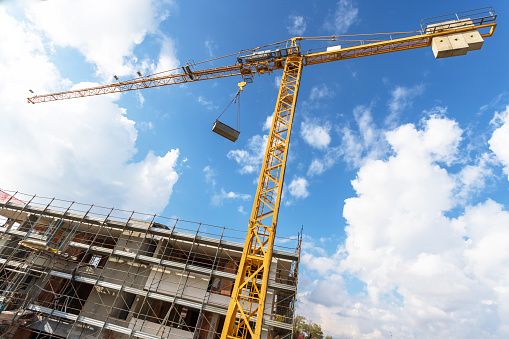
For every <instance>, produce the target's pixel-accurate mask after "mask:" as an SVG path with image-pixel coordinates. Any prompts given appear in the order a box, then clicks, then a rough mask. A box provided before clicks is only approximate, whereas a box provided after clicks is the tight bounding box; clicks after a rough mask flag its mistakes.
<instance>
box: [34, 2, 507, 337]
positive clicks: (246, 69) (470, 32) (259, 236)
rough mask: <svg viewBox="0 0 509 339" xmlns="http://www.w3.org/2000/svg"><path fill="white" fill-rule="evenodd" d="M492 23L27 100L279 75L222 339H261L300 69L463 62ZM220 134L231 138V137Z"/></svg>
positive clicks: (458, 22)
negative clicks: (404, 54) (418, 60)
mask: <svg viewBox="0 0 509 339" xmlns="http://www.w3.org/2000/svg"><path fill="white" fill-rule="evenodd" d="M496 18H497V16H496V15H495V13H494V11H493V10H492V9H491V7H486V8H481V9H476V10H472V11H466V12H458V13H453V14H450V15H444V16H440V17H434V18H429V19H424V20H422V21H421V29H420V30H419V31H413V32H400V33H387V34H379V35H377V36H376V37H375V38H372V35H371V36H370V39H359V36H349V37H350V38H352V37H356V38H357V39H355V40H351V39H350V40H345V36H329V37H313V38H303V37H295V38H292V39H289V40H286V41H282V42H279V43H276V44H271V45H267V46H263V47H258V48H254V49H251V50H247V51H244V52H241V53H239V54H232V55H229V56H226V57H232V56H234V55H237V60H236V62H235V63H234V64H231V65H227V66H222V67H216V68H208V69H201V70H200V69H198V70H196V66H199V65H200V64H202V63H193V64H188V63H186V65H185V66H184V67H182V71H180V72H176V71H175V70H174V71H173V72H171V73H170V74H165V75H160V74H154V75H149V76H140V77H139V78H136V79H132V80H127V81H118V82H116V83H113V84H110V85H105V86H96V87H91V88H85V89H78V90H71V91H66V92H59V93H52V94H44V95H36V96H33V97H30V98H28V102H29V103H32V104H35V103H42V102H50V101H56V100H63V99H72V98H81V97H86V96H94V95H101V94H108V93H116V92H125V91H131V90H138V89H142V88H151V87H159V86H166V85H174V84H181V83H188V82H195V81H202V80H209V79H217V78H225V77H232V76H240V77H242V79H243V82H242V83H239V86H240V87H241V89H242V87H243V86H244V85H245V84H246V83H250V82H252V80H253V75H256V74H258V75H262V74H270V73H272V72H274V71H275V70H280V69H282V70H283V75H282V79H281V85H280V88H279V94H278V98H277V101H276V108H275V111H274V117H273V119H272V125H271V129H270V133H269V138H268V141H267V146H266V150H265V156H264V158H263V163H262V168H261V173H260V178H259V180H258V187H257V190H256V195H255V199H254V203H253V208H252V211H251V216H250V218H249V224H248V231H247V236H246V240H245V245H244V250H243V254H242V258H241V261H240V264H239V268H238V273H237V278H236V280H235V285H234V287H233V290H232V295H231V299H230V304H229V308H228V313H227V316H226V319H225V323H224V326H223V332H222V335H221V339H234V338H242V339H246V338H254V339H258V338H260V336H261V332H262V323H264V319H263V313H264V312H263V311H264V305H265V299H266V294H267V282H268V276H269V268H270V264H271V259H272V249H273V245H274V239H275V234H276V225H277V220H278V214H279V206H280V201H281V193H282V188H283V178H284V174H285V169H286V160H287V158H288V146H289V143H290V135H291V131H292V122H293V117H294V112H295V106H296V102H297V95H298V91H299V85H300V78H301V73H302V69H303V67H304V66H310V65H316V64H323V63H327V62H333V61H339V60H345V59H351V58H359V57H364V56H370V55H378V54H384V53H390V52H397V51H404V50H410V49H416V48H421V47H427V46H431V47H432V49H433V53H434V55H435V58H445V57H451V56H458V55H464V54H466V53H467V52H468V51H472V50H477V49H480V48H481V47H482V44H483V41H484V40H483V38H485V37H491V36H492V35H493V33H494V31H495V28H496V26H497V24H496ZM304 41H342V42H343V43H344V42H346V43H347V45H346V46H345V45H344V46H339V45H336V46H330V47H328V48H327V49H326V50H323V49H322V50H311V51H307V52H303V51H302V49H301V42H304ZM262 48H264V49H263V50H262ZM266 48H270V49H266ZM193 67H194V68H193ZM138 75H140V74H138ZM115 78H116V79H118V78H117V77H116V76H115ZM223 133H226V134H228V131H226V132H224V131H223ZM272 322H273V320H272ZM270 323H271V320H268V321H267V320H265V324H266V325H270Z"/></svg>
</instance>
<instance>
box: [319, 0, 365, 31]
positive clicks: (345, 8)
mask: <svg viewBox="0 0 509 339" xmlns="http://www.w3.org/2000/svg"><path fill="white" fill-rule="evenodd" d="M358 14H359V9H358V8H357V7H356V6H355V4H354V2H353V1H351V0H340V1H339V2H338V3H337V6H336V9H335V11H334V13H329V16H328V17H327V20H326V21H325V23H324V28H325V29H327V30H329V31H331V32H333V33H334V34H344V33H346V32H347V31H348V28H350V26H351V25H353V24H354V23H356V22H357V21H358V18H357V16H358Z"/></svg>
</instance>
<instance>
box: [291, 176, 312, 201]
mask: <svg viewBox="0 0 509 339" xmlns="http://www.w3.org/2000/svg"><path fill="white" fill-rule="evenodd" d="M308 185H309V184H308V181H307V180H306V178H303V177H296V178H294V179H293V180H292V181H291V182H290V185H289V186H288V191H289V192H290V195H291V196H292V197H294V198H299V199H304V198H307V197H308V196H309V191H308Z"/></svg>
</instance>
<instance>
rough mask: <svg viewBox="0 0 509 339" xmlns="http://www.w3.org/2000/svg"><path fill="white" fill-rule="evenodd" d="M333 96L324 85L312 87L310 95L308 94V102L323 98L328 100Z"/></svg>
mask: <svg viewBox="0 0 509 339" xmlns="http://www.w3.org/2000/svg"><path fill="white" fill-rule="evenodd" d="M333 95H334V92H333V91H332V90H331V89H329V88H328V87H327V85H326V84H321V85H318V86H313V88H311V93H310V94H309V100H318V99H323V98H330V97H332V96H333Z"/></svg>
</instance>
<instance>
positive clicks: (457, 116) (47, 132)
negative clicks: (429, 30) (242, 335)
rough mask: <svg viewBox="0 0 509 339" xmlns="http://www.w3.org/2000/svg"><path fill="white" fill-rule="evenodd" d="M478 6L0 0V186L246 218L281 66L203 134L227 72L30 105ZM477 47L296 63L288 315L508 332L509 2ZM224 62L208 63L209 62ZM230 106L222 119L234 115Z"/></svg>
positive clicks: (287, 226) (145, 208) (342, 331)
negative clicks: (39, 98) (42, 97)
mask: <svg viewBox="0 0 509 339" xmlns="http://www.w3.org/2000/svg"><path fill="white" fill-rule="evenodd" d="M487 4H488V3H485V2H479V1H462V2H457V1H442V2H434V1H433V2H414V1H384V2H382V1H370V2H367V1H353V0H340V1H314V2H313V1H311V2H310V1H279V2H266V1H259V2H257V3H256V4H254V3H251V2H239V1H235V2H234V1H222V2H212V1H176V0H175V1H144V2H140V1H135V0H132V1H110V2H104V1H102V2H100V1H95V0H94V1H86V2H85V1H74V2H69V1H55V0H53V1H28V0H27V1H9V0H7V1H0V46H2V48H1V49H0V74H1V76H2V81H0V107H1V108H0V116H1V121H2V122H1V124H0V132H1V133H2V136H3V142H2V143H0V165H1V166H0V187H1V188H3V189H8V190H19V191H21V192H25V193H29V194H38V195H46V196H56V197H59V198H63V199H69V200H75V201H81V202H84V203H94V204H98V205H102V206H115V207H118V208H124V209H135V210H137V211H139V212H147V213H158V214H162V215H164V216H176V217H179V218H183V219H186V220H193V221H198V222H205V223H210V224H216V225H225V226H232V227H234V228H238V229H243V228H245V227H246V226H247V221H248V217H249V214H250V210H251V206H252V200H253V195H254V193H255V191H256V181H257V179H258V174H259V168H260V167H259V166H260V161H261V157H262V154H263V151H264V146H265V145H264V136H265V135H266V134H267V133H268V130H267V129H266V122H267V118H268V117H269V116H270V115H271V114H272V112H273V110H274V105H275V100H276V98H277V92H278V79H280V77H281V72H275V73H273V74H266V75H263V76H256V77H255V79H254V82H253V83H252V84H249V85H248V86H246V87H245V90H244V92H243V93H242V97H241V108H240V111H241V113H240V114H241V118H240V124H241V127H240V130H241V134H240V137H239V140H238V141H237V142H236V143H231V142H230V141H228V140H225V139H222V138H221V137H219V136H218V135H216V134H214V133H212V132H211V127H212V123H213V122H214V120H215V119H216V118H217V117H218V116H219V114H220V113H221V112H222V111H223V109H224V108H225V107H226V106H227V104H228V103H229V102H230V100H231V99H232V98H233V96H234V95H235V93H236V91H237V87H236V85H237V82H238V81H239V79H234V78H231V79H230V78H227V79H219V80H211V81H205V82H198V83H190V84H186V85H180V86H168V87H163V88H157V89H149V90H143V91H138V92H129V93H124V94H122V95H118V94H117V95H109V96H100V97H92V98H86V99H76V100H69V101H61V102H54V103H46V104H40V105H27V104H26V100H25V98H26V97H27V96H28V95H29V94H30V93H29V92H28V89H32V90H34V91H35V93H37V94H43V93H48V92H54V91H63V90H68V89H70V88H73V87H84V86H89V85H92V84H106V83H110V82H112V81H113V75H118V76H119V77H120V78H121V79H130V78H132V77H135V76H136V72H137V71H141V72H142V73H143V74H149V73H154V72H158V71H164V70H168V69H173V68H176V67H179V66H182V65H184V63H185V62H186V61H187V60H194V61H195V62H199V61H203V60H208V59H211V58H216V57H220V56H223V55H227V54H231V53H236V52H239V51H241V50H244V49H248V48H254V47H258V46H262V45H266V44H268V43H272V42H277V41H281V40H284V39H288V38H290V37H292V36H297V35H298V36H322V35H332V34H360V33H381V32H397V31H399V32H401V31H414V30H419V29H420V26H419V24H420V20H421V19H423V18H427V17H431V16H436V15H442V14H448V13H452V12H456V11H462V10H469V9H474V8H479V7H481V6H484V5H487ZM488 5H492V6H493V8H494V10H495V11H496V13H497V14H498V15H499V18H498V23H499V26H498V27H497V29H496V32H495V35H494V36H493V37H491V38H487V39H486V40H485V43H484V46H483V48H482V50H481V51H472V52H469V53H468V54H467V55H466V56H461V57H455V58H448V59H441V60H436V59H434V57H433V53H432V51H431V48H421V49H416V50H411V51H404V52H396V53H389V54H385V55H379V56H372V57H365V58H359V59H354V60H345V61H340V62H335V63H328V64H323V65H316V66H309V67H306V68H305V69H304V70H303V75H302V81H301V87H300V92H299V100H298V104H297V108H296V114H295V120H294V129H293V134H292V139H291V146H290V156H289V160H288V166H287V173H286V177H285V188H284V192H283V202H282V208H281V211H280V217H279V224H278V235H280V236H283V237H292V236H295V235H296V234H297V232H298V231H299V230H300V228H301V226H303V227H304V242H303V252H302V261H301V271H300V272H301V273H300V283H299V303H298V306H297V312H298V313H299V314H302V315H304V316H306V317H307V318H309V319H312V320H313V321H315V322H317V323H319V324H321V325H322V328H323V329H324V331H325V332H326V334H330V335H332V336H333V337H335V338H340V337H341V338H343V337H348V338H360V337H364V338H388V337H391V334H392V335H393V336H394V337H400V338H413V337H415V338H429V337H454V338H468V337H471V338H479V337H484V338H503V337H507V336H509V326H508V325H507V321H504V319H508V318H509V290H508V289H507V286H509V250H508V249H509V246H508V245H509V212H508V209H509V198H508V194H507V193H508V189H509V185H508V175H509V148H508V147H507V143H508V141H509V82H508V80H507V74H508V63H507V60H506V56H507V55H508V52H509V50H508V47H507V44H506V42H507V37H508V29H507V27H505V25H504V23H506V22H507V18H506V17H507V15H509V6H508V4H507V2H506V1H494V2H493V3H490V4H488ZM229 62H231V63H234V62H235V60H234V59H229V60H226V61H214V62H212V63H209V64H207V65H208V67H215V66H219V65H224V64H225V63H229ZM236 114H237V111H236V109H230V110H227V111H226V113H225V114H224V115H223V117H222V120H224V121H225V122H226V123H230V124H232V125H235V123H236Z"/></svg>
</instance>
